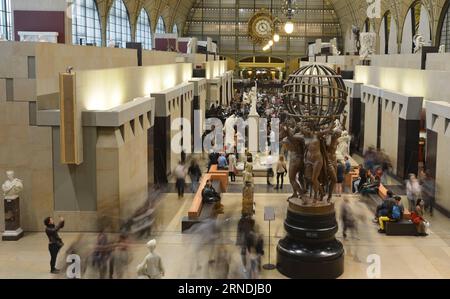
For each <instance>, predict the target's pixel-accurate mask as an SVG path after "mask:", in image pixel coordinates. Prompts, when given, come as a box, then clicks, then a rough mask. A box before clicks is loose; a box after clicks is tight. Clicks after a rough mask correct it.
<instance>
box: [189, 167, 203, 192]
mask: <svg viewBox="0 0 450 299" xmlns="http://www.w3.org/2000/svg"><path fill="white" fill-rule="evenodd" d="M188 175H189V178H190V179H191V191H192V193H195V192H197V189H198V185H199V182H200V178H201V177H202V171H201V170H200V166H199V165H198V163H197V160H195V159H192V161H191V165H190V166H189V169H188Z"/></svg>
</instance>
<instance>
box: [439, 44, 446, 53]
mask: <svg viewBox="0 0 450 299" xmlns="http://www.w3.org/2000/svg"><path fill="white" fill-rule="evenodd" d="M439 53H440V54H442V53H445V45H440V46H439Z"/></svg>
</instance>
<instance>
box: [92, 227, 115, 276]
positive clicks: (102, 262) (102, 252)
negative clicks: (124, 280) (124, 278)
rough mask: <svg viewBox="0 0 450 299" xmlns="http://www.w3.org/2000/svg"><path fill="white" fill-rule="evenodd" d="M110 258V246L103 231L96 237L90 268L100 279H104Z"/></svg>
mask: <svg viewBox="0 0 450 299" xmlns="http://www.w3.org/2000/svg"><path fill="white" fill-rule="evenodd" d="M110 258H111V246H110V244H109V242H108V236H107V235H106V233H105V232H104V231H102V232H100V233H99V234H98V236H97V243H96V245H95V250H94V253H93V254H92V266H93V268H94V269H96V270H97V271H98V275H99V278H100V279H105V278H106V273H107V271H108V264H109V262H110ZM110 270H111V269H110ZM110 277H111V273H110Z"/></svg>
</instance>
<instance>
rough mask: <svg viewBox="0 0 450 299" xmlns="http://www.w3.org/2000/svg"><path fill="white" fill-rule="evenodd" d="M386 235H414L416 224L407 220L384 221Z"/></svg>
mask: <svg viewBox="0 0 450 299" xmlns="http://www.w3.org/2000/svg"><path fill="white" fill-rule="evenodd" d="M386 235H388V236H415V235H417V229H416V225H415V224H414V223H412V222H411V221H409V220H402V221H399V222H386Z"/></svg>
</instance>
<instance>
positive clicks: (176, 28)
mask: <svg viewBox="0 0 450 299" xmlns="http://www.w3.org/2000/svg"><path fill="white" fill-rule="evenodd" d="M172 32H173V33H175V34H176V35H178V26H177V24H174V25H173V28H172Z"/></svg>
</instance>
